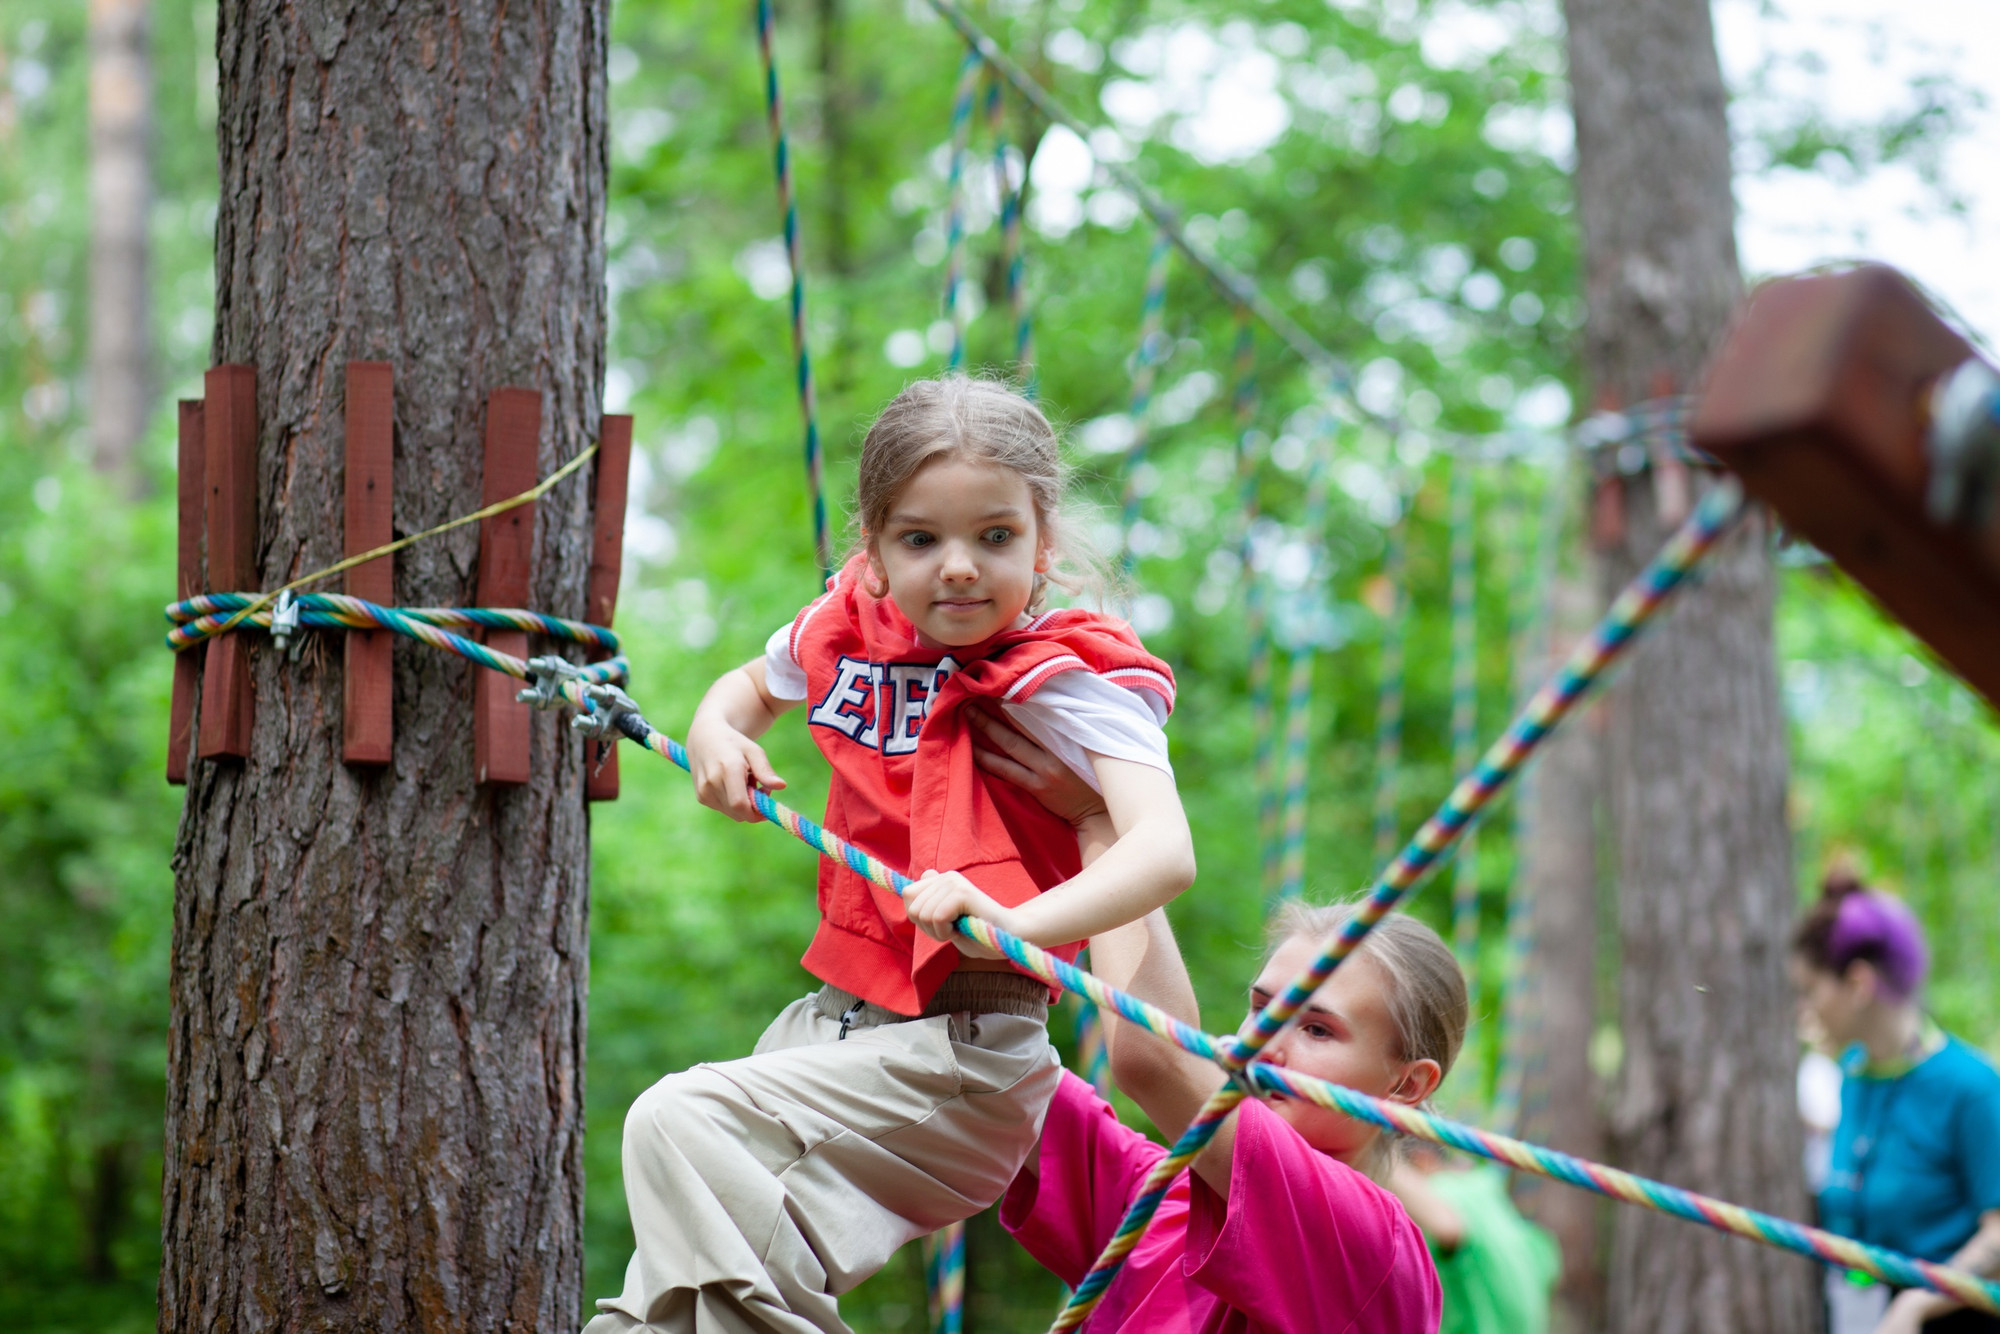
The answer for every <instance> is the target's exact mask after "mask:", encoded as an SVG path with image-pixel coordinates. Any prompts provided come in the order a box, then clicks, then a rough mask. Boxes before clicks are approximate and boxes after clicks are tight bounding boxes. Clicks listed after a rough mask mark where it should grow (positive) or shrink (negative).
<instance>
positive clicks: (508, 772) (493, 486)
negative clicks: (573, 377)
mask: <svg viewBox="0 0 2000 1334" xmlns="http://www.w3.org/2000/svg"><path fill="white" fill-rule="evenodd" d="M541 435H542V396H541V394H540V392H539V391H537V390H533V389H495V390H494V391H493V392H492V393H491V394H490V395H488V396H487V399H486V465H485V471H484V473H483V474H482V478H481V482H480V502H481V503H482V504H484V505H491V504H494V503H495V502H496V501H501V500H506V499H508V498H510V497H512V496H518V495H520V494H521V493H522V492H523V491H526V490H528V489H530V488H531V487H533V486H534V484H535V461H536V454H537V451H538V448H539V446H540V442H541ZM534 539H535V507H534V505H533V503H532V502H531V503H529V504H526V505H517V506H515V507H514V508H513V509H511V510H508V511H507V512H506V513H505V514H500V515H496V516H495V517H493V518H491V519H482V520H481V521H480V524H479V598H478V601H479V605H480V606H482V607H525V606H527V605H528V599H529V596H530V592H531V589H530V587H529V581H530V578H531V576H532V574H533V572H534V564H533V562H534ZM485 642H486V643H487V644H488V645H489V646H490V647H492V648H495V649H498V650H499V651H500V652H502V653H511V654H513V655H514V656H515V657H517V658H525V657H527V656H528V636H527V635H526V634H525V633H524V632H522V631H519V630H489V631H487V632H486V635H485ZM519 688H520V687H519V685H518V683H516V682H515V681H514V680H513V679H512V678H511V677H506V676H502V675H500V673H498V672H490V671H487V670H485V669H483V668H481V669H479V670H478V671H477V672H476V674H475V677H474V681H473V696H472V754H473V760H472V763H473V773H474V774H475V776H476V778H477V780H478V781H479V782H481V783H508V784H511V783H525V782H527V781H528V738H529V726H530V722H531V719H532V717H533V714H532V711H531V710H530V709H529V708H528V706H527V705H525V704H522V703H520V702H518V701H517V700H516V699H515V698H514V692H515V691H516V690H518V689H519Z"/></svg>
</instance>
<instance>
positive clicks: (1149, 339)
mask: <svg viewBox="0 0 2000 1334" xmlns="http://www.w3.org/2000/svg"><path fill="white" fill-rule="evenodd" d="M1173 253H1174V247H1173V241H1172V239H1171V238H1169V237H1168V236H1167V234H1166V233H1165V232H1164V231H1161V232H1155V233H1153V249H1152V252H1151V253H1150V254H1149V255H1148V256H1147V257H1146V295H1145V298H1144V300H1143V301H1142V302H1141V303H1140V307H1139V346H1138V349H1137V350H1136V351H1135V352H1134V353H1133V355H1132V406H1131V413H1130V415H1131V418H1132V444H1131V446H1130V447H1129V448H1128V449H1126V451H1125V495H1124V509H1123V514H1122V517H1121V520H1120V524H1121V527H1122V529H1123V531H1124V534H1125V542H1124V547H1125V550H1124V552H1123V555H1122V557H1121V559H1122V563H1123V565H1124V568H1125V572H1126V573H1127V574H1130V573H1131V572H1132V567H1133V565H1134V564H1135V562H1136V553H1135V552H1134V551H1133V550H1132V528H1133V526H1134V525H1135V524H1137V523H1138V522H1139V502H1140V500H1141V498H1142V497H1141V495H1140V483H1139V478H1140V469H1141V465H1143V464H1144V463H1145V462H1146V436H1147V430H1146V418H1147V414H1148V412H1149V411H1150V410H1151V408H1152V405H1153V380H1154V378H1155V377H1156V376H1157V375H1158V374H1159V369H1160V363H1161V362H1162V361H1164V360H1165V359H1166V349H1165V346H1164V345H1165V343H1166V335H1165V333H1164V332H1162V330H1161V324H1162V322H1163V321H1164V319H1165V315H1166V304H1167V261H1168V260H1169V259H1170V258H1172V256H1173Z"/></svg>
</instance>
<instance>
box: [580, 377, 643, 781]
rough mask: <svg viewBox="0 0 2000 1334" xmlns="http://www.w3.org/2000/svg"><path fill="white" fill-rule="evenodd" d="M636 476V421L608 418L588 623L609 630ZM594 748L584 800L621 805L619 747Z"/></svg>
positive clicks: (601, 440) (595, 501) (602, 437)
mask: <svg viewBox="0 0 2000 1334" xmlns="http://www.w3.org/2000/svg"><path fill="white" fill-rule="evenodd" d="M631 474H632V419H631V418H630V417H629V416H625V415H623V414H618V415H613V416H607V417H605V419H604V425H603V427H602V428H601V431H600V433H599V436H598V446H597V485H596V489H595V491H594V493H593V495H592V498H591V509H592V513H593V516H594V517H593V519H592V530H591V540H590V586H589V595H588V596H587V598H586V599H585V606H586V607H587V608H588V609H589V610H588V612H587V613H586V616H585V619H587V620H588V621H590V622H591V624H593V625H602V626H604V627H606V628H607V629H608V628H609V627H610V626H611V623H612V618H613V617H614V616H616V615H617V613H618V580H619V578H620V576H621V575H622V574H623V573H624V567H625V501H626V497H627V494H628V487H629V484H630V481H631ZM596 750H597V747H595V746H593V747H591V748H590V753H586V755H585V756H584V763H585V764H586V765H587V766H588V768H587V769H586V770H585V776H584V795H585V797H586V798H588V799H589V800H591V801H616V800H618V747H617V746H616V745H611V744H606V745H605V747H604V752H603V754H602V755H599V754H597V753H595V752H596Z"/></svg>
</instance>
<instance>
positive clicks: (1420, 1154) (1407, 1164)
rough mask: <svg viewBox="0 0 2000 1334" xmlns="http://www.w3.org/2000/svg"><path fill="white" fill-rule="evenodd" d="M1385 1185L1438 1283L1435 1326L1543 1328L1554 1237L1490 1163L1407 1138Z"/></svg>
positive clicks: (1502, 1333) (1523, 1332)
mask: <svg viewBox="0 0 2000 1334" xmlns="http://www.w3.org/2000/svg"><path fill="white" fill-rule="evenodd" d="M1388 1186H1389V1189H1390V1190H1392V1191H1394V1192H1395V1193H1396V1196H1397V1198H1398V1199H1400V1200H1402V1202H1403V1208H1404V1209H1406V1210H1408V1211H1409V1215H1410V1217H1411V1218H1412V1219H1414V1220H1415V1221H1416V1224H1417V1226H1418V1227H1420V1228H1422V1229H1423V1232H1424V1239H1425V1240H1426V1241H1428V1242H1429V1243H1430V1248H1431V1258H1432V1260H1433V1261H1435V1262H1436V1264H1437V1272H1438V1285H1439V1286H1440V1287H1441V1288H1442V1289H1443V1290H1444V1323H1443V1324H1442V1325H1441V1326H1440V1327H1439V1334H1548V1328H1549V1297H1550V1293H1551V1292H1552V1290H1553V1289H1554V1287H1555V1281H1556V1274H1557V1272H1558V1271H1559V1270H1560V1269H1561V1267H1562V1260H1561V1256H1560V1254H1559V1253H1558V1252H1557V1250H1556V1243H1555V1239H1554V1238H1553V1237H1551V1236H1550V1235H1549V1234H1548V1233H1547V1232H1545V1231H1543V1230H1542V1229H1541V1228H1539V1227H1537V1226H1535V1225H1534V1224H1533V1223H1530V1222H1529V1221H1528V1220H1527V1219H1525V1218H1523V1217H1522V1216H1521V1212H1520V1210H1518V1209H1516V1208H1515V1207H1514V1201H1513V1200H1512V1199H1511V1198H1510V1197H1509V1196H1508V1194H1507V1174H1506V1173H1505V1172H1503V1171H1502V1170H1501V1169H1500V1168H1498V1167H1493V1166H1490V1165H1483V1166H1478V1167H1470V1168H1466V1167H1458V1166H1456V1165H1454V1164H1452V1163H1451V1162H1450V1161H1448V1160H1447V1158H1446V1155H1445V1153H1444V1151H1443V1150H1441V1149H1439V1148H1438V1147H1437V1146H1436V1145H1433V1144H1428V1143H1424V1142H1422V1141H1411V1142H1409V1143H1408V1144H1406V1145H1405V1146H1404V1152H1403V1153H1402V1155H1401V1157H1400V1158H1399V1159H1398V1161H1397V1162H1396V1165H1395V1166H1394V1167H1393V1168H1392V1169H1391V1170H1390V1175H1389V1181H1388Z"/></svg>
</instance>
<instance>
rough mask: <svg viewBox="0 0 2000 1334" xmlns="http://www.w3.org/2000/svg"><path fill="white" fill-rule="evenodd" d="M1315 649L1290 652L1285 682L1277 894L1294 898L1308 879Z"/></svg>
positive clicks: (1305, 648) (1281, 896)
mask: <svg viewBox="0 0 2000 1334" xmlns="http://www.w3.org/2000/svg"><path fill="white" fill-rule="evenodd" d="M1312 676H1313V649H1312V646H1311V645H1309V644H1308V645H1305V646H1302V647H1301V648H1300V649H1299V650H1298V651H1297V652H1295V653H1293V654H1292V655H1291V663H1290V670H1289V671H1288V672H1287V679H1286V682H1285V823H1284V836H1283V840H1282V843H1281V849H1280V856H1279V863H1278V897H1279V898H1281V899H1295V898H1297V897H1298V896H1299V894H1300V892H1301V891H1303V890H1304V888H1305V883H1306V743H1307V740H1308V739H1309V735H1310V733H1311V731H1312Z"/></svg>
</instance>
